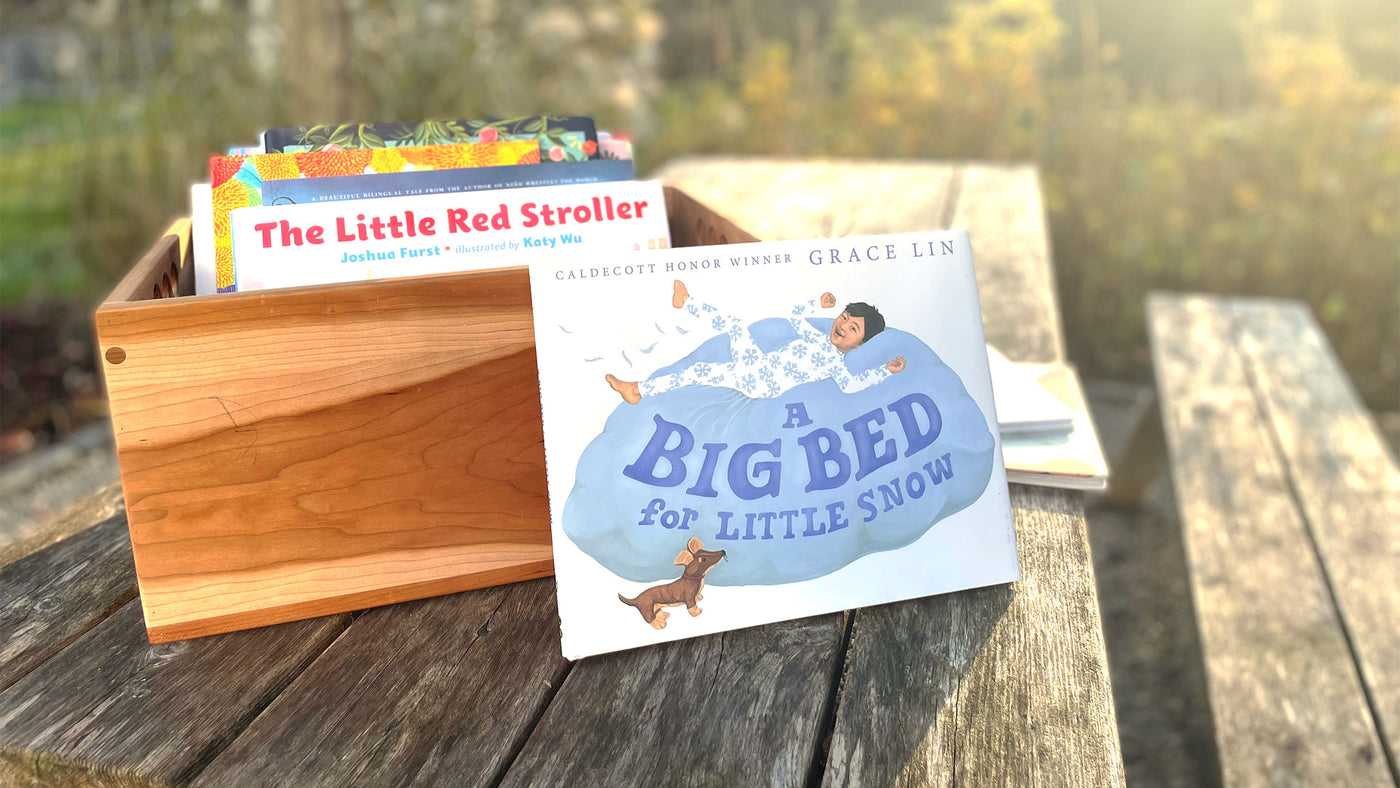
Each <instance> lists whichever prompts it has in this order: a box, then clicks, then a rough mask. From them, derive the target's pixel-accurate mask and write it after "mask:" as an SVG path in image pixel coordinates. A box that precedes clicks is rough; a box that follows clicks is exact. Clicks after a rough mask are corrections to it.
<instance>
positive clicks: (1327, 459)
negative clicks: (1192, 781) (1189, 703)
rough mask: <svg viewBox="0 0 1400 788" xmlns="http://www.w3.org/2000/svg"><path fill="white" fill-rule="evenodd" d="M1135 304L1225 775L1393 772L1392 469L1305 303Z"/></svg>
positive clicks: (1284, 779)
mask: <svg viewBox="0 0 1400 788" xmlns="http://www.w3.org/2000/svg"><path fill="white" fill-rule="evenodd" d="M1147 307H1148V308H1147V313H1148V333H1149V336H1150V338H1151V340H1152V350H1153V367H1154V369H1155V371H1156V374H1157V384H1158V389H1159V391H1160V393H1161V406H1162V424H1163V427H1164V430H1165V438H1166V446H1167V449H1168V450H1169V454H1170V459H1171V474H1172V480H1173V484H1174V486H1175V489H1176V492H1177V495H1176V498H1177V502H1178V508H1179V509H1180V512H1181V525H1182V535H1183V538H1184V540H1185V546H1186V556H1187V560H1188V563H1189V570H1190V572H1189V574H1190V580H1191V590H1192V595H1193V597H1194V599H1195V603H1196V604H1195V607H1196V618H1197V625H1198V628H1199V630H1200V634H1201V647H1202V651H1203V661H1204V663H1205V672H1206V686H1207V690H1208V692H1209V695H1210V705H1211V711H1212V716H1213V717H1214V721H1215V725H1214V730H1215V739H1216V743H1217V746H1218V749H1219V751H1220V763H1221V774H1222V777H1223V782H1224V783H1225V784H1226V785H1230V786H1255V785H1257V786H1284V785H1298V786H1307V785H1319V784H1341V785H1375V786H1394V785H1396V784H1400V764H1398V763H1397V755H1400V656H1397V655H1400V630H1398V629H1397V628H1396V621H1397V620H1400V468H1397V466H1396V463H1395V459H1394V458H1393V457H1392V456H1391V455H1390V452H1389V451H1387V450H1386V447H1385V442H1384V440H1383V439H1382V438H1381V435H1380V431H1379V430H1378V429H1377V428H1376V424H1375V421H1374V419H1372V417H1371V414H1370V412H1369V411H1368V410H1367V409H1366V407H1365V405H1363V404H1362V402H1361V400H1360V398H1359V397H1357V395H1356V391H1355V389H1353V388H1352V386H1351V381H1350V380H1349V379H1348V378H1347V375H1346V372H1345V371H1344V370H1343V369H1342V365H1341V364H1340V363H1339V362H1338V361H1337V357H1336V355H1335V354H1334V353H1333V352H1332V347H1331V345H1330V344H1328V342H1327V338H1326V337H1325V336H1324V335H1323V333H1322V329H1321V328H1320V327H1319V326H1318V324H1317V321H1315V320H1314V319H1313V317H1312V313H1311V312H1309V311H1308V307H1307V305H1306V304H1303V303H1301V302H1297V301H1281V300H1276V299H1266V298H1242V297H1228V296H1207V295H1199V294H1187V295H1177V294H1166V293H1155V294H1153V295H1152V296H1151V297H1149V299H1148V303H1147Z"/></svg>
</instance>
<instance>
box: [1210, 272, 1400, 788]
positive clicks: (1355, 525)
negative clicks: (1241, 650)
mask: <svg viewBox="0 0 1400 788" xmlns="http://www.w3.org/2000/svg"><path fill="white" fill-rule="evenodd" d="M1230 306H1231V312H1232V313H1233V317H1234V320H1235V326H1236V336H1237V337H1238V343H1239V346H1240V349H1241V351H1242V352H1243V354H1244V360H1245V365H1246V368H1247V369H1248V372H1249V377H1250V381H1251V384H1252V385H1253V387H1254V390H1255V393H1256V396H1257V397H1258V399H1259V402H1260V406H1261V409H1262V411H1263V413H1264V415H1265V418H1267V419H1268V421H1269V424H1270V425H1271V427H1272V429H1273V434H1274V438H1275V440H1276V445H1277V449H1278V452H1279V455H1280V457H1281V458H1282V460H1283V463H1284V465H1285V467H1286V468H1287V470H1288V479H1289V482H1290V484H1291V485H1292V487H1293V490H1294V493H1295V495H1296V497H1297V502H1298V505H1299V507H1300V511H1301V512H1302V514H1303V516H1304V518H1305V519H1306V522H1307V525H1308V533H1309V534H1310V535H1311V536H1312V538H1313V541H1314V543H1315V544H1316V546H1317V551H1318V555H1319V557H1320V558H1321V561H1322V569H1323V573H1324V575H1325V577H1326V578H1327V583H1328V587H1329V588H1330V589H1331V591H1332V594H1333V597H1334V599H1335V602H1336V605H1337V609H1338V611H1339V612H1340V614H1341V619H1342V624H1343V625H1344V627H1345V629H1346V632H1347V640H1348V642H1349V644H1350V645H1351V648H1352V653H1353V656H1354V657H1355V658H1356V661H1357V665H1358V667H1359V668H1360V672H1361V679H1362V683H1363V686H1364V687H1365V688H1366V694H1367V698H1368V699H1369V700H1370V701H1371V712H1372V714H1373V715H1374V716H1375V718H1376V720H1375V721H1376V726H1377V730H1378V731H1379V732H1380V734H1381V741H1382V744H1384V745H1385V747H1386V751H1387V755H1388V760H1389V762H1390V768H1391V770H1392V776H1393V777H1394V778H1395V779H1396V781H1397V782H1400V768H1397V764H1398V763H1400V759H1397V753H1400V626H1397V623H1400V469H1397V467H1396V463H1395V458H1394V457H1392V456H1391V454H1390V451H1389V450H1388V449H1387V448H1386V445H1385V441H1384V439H1383V438H1382V437H1381V434H1380V430H1379V429H1377V427H1376V422H1375V419H1374V418H1373V417H1372V416H1371V412H1370V411H1369V410H1367V409H1366V406H1365V405H1363V404H1362V402H1361V399H1360V397H1358V396H1357V394H1356V390H1355V389H1354V388H1353V387H1352V385H1351V381H1350V379H1349V378H1348V377H1347V374H1346V371H1345V370H1344V369H1342V365H1341V363H1340V362H1339V361H1338V360H1337V357H1336V355H1335V354H1334V353H1333V351H1332V347H1331V345H1329V344H1328V342H1327V338H1326V337H1325V336H1324V335H1323V333H1322V329H1321V328H1320V327H1319V326H1318V325H1317V321H1315V320H1314V319H1313V316H1312V313H1311V312H1309V311H1308V308H1307V306H1306V305H1304V304H1302V303H1298V302H1280V301H1272V300H1261V299H1238V298H1237V299H1232V300H1231V303H1230Z"/></svg>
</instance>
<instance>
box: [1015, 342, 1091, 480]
mask: <svg viewBox="0 0 1400 788" xmlns="http://www.w3.org/2000/svg"><path fill="white" fill-rule="evenodd" d="M1016 368H1017V369H1018V370H1019V371H1020V372H1021V373H1022V374H1024V375H1026V376H1027V377H1029V378H1030V379H1031V381H1033V382H1034V383H1035V384H1036V385H1038V386H1040V387H1042V388H1043V389H1044V390H1045V391H1046V392H1048V393H1049V394H1050V395H1051V396H1053V397H1056V398H1057V399H1059V400H1060V401H1061V402H1062V403H1064V406H1065V407H1066V408H1068V409H1069V410H1070V412H1071V413H1072V414H1073V420H1072V422H1071V426H1070V429H1068V430H1061V431H1049V432H1025V433H1008V434H1004V435H1002V446H1001V453H1002V459H1003V461H1004V462H1005V463H1006V475H1007V480H1008V481H1012V482H1016V483H1017V484H1033V485H1037V486H1040V487H1063V488H1066V489H1070V490H1104V489H1107V488H1108V463H1107V462H1106V461H1105V460H1104V456H1103V448H1102V447H1100V446H1099V436H1098V433H1097V432H1095V430H1094V419H1093V417H1092V416H1091V415H1090V414H1089V407H1088V405H1087V403H1086V400H1085V398H1084V390H1083V388H1082V387H1080V385H1079V376H1078V375H1077V374H1075V371H1074V368H1073V367H1070V366H1067V365H1065V364H1017V365H1016ZM1000 405H1001V400H1000V399H998V400H997V406H998V407H1000Z"/></svg>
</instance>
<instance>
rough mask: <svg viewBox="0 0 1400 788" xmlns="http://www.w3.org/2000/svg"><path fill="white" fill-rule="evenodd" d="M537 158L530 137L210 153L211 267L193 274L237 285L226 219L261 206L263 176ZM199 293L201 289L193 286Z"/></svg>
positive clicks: (223, 285)
mask: <svg viewBox="0 0 1400 788" xmlns="http://www.w3.org/2000/svg"><path fill="white" fill-rule="evenodd" d="M539 161H540V148H539V144H538V143H536V142H534V141H532V140H520V141H514V142H474V143H468V144H452V145H428V146H423V147H402V148H376V149H373V150H369V149H364V150H320V151H306V152H302V153H260V154H242V155H237V156H215V157H213V158H212V159H210V160H209V185H210V188H211V200H212V212H211V216H212V222H211V224H212V226H213V232H212V233H210V234H209V237H210V238H211V239H212V242H213V250H212V252H213V255H212V260H213V263H214V270H213V275H212V276H210V275H209V274H207V273H202V272H201V271H199V270H198V266H197V267H196V271H195V276H196V278H197V279H200V280H205V281H208V280H212V281H213V284H214V289H215V291H216V292H220V293H229V292H233V291H234V290H235V289H236V287H237V286H236V284H235V282H236V277H235V276H234V254H233V236H232V232H231V229H230V223H229V217H230V215H231V214H232V213H233V212H234V211H235V210H238V209H239V208H249V207H254V206H260V205H262V185H263V181H264V180H269V181H271V180H287V179H291V178H326V177H335V176H345V175H364V174H369V173H389V172H403V171H405V170H410V169H411V170H444V169H456V168H462V167H493V166H502V165H511V164H538V163H539ZM201 257H203V258H204V259H209V257H208V256H207V255H199V254H197V255H196V258H195V259H196V262H198V260H200V259H201ZM198 292H205V291H204V290H203V289H198Z"/></svg>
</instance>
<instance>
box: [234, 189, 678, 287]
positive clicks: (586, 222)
mask: <svg viewBox="0 0 1400 788" xmlns="http://www.w3.org/2000/svg"><path fill="white" fill-rule="evenodd" d="M232 233H233V251H234V262H235V266H234V269H235V271H236V272H237V275H238V289H239V290H240V291H241V290H265V289H271V288H279V287H297V286H301V285H314V284H329V283H333V282H350V281H356V280H364V279H382V278H386V277H396V276H416V275H420V274H438V273H450V272H455V271H471V270H479V269H483V268H499V267H502V266H508V265H527V264H529V263H531V262H533V261H535V260H537V259H540V258H541V257H543V256H546V255H550V254H560V253H562V252H564V251H565V250H567V251H569V252H571V253H573V252H576V253H578V254H580V255H581V256H582V259H589V260H596V261H598V262H596V263H593V264H591V265H590V266H588V267H586V268H585V269H583V270H586V271H588V270H591V271H605V272H606V271H612V270H613V268H615V266H614V265H612V264H611V262H610V261H611V256H613V255H620V254H626V253H630V252H635V251H638V250H643V249H656V248H664V247H666V246H669V245H670V228H669V227H668V225H667V223H666V200H665V197H664V195H663V194H662V191H661V184H660V183H658V182H656V181H619V182H616V183H590V184H579V185H573V186H547V187H543V188H535V189H507V190H497V191H489V192H454V193H450V194H426V195H420V196H410V197H388V198H382V199H374V200H352V201H339V202H319V203H307V204H305V205H285V206H263V207H260V208H244V209H241V210H238V211H234V213H233V219H232Z"/></svg>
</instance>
